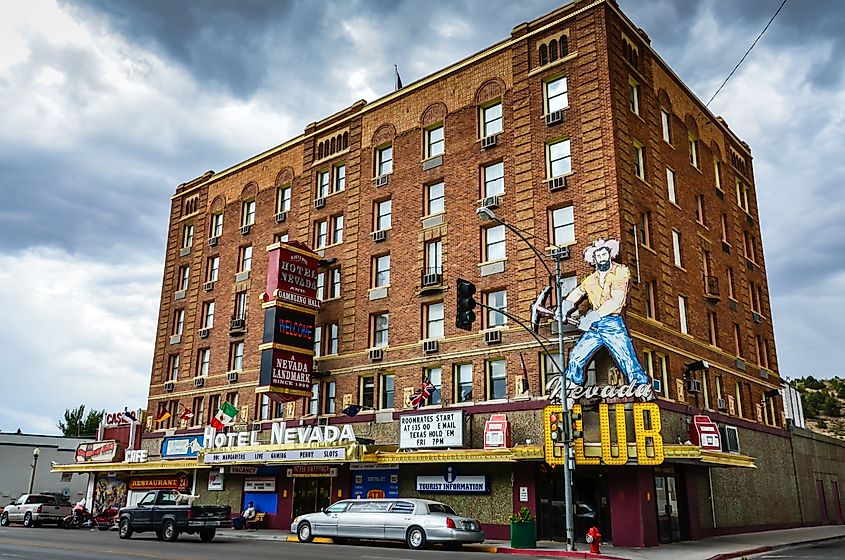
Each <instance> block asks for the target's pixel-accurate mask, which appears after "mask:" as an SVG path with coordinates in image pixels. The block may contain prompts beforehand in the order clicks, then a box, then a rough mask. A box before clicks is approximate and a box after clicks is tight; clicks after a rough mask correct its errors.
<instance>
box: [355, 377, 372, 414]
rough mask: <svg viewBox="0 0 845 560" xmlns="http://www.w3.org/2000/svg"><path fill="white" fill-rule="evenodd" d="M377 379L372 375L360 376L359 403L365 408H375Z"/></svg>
mask: <svg viewBox="0 0 845 560" xmlns="http://www.w3.org/2000/svg"><path fill="white" fill-rule="evenodd" d="M375 394H376V392H375V381H374V379H373V376H372V375H366V376H363V377H360V378H359V381H358V404H359V405H361V406H362V407H364V408H375V404H376V400H375Z"/></svg>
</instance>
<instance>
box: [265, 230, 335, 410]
mask: <svg viewBox="0 0 845 560" xmlns="http://www.w3.org/2000/svg"><path fill="white" fill-rule="evenodd" d="M267 258H268V266H267V290H266V291H265V292H264V293H263V294H262V301H263V302H264V303H263V306H262V307H263V308H264V337H263V339H262V344H261V345H260V346H259V349H260V350H261V370H260V375H259V381H258V387H257V388H256V392H257V393H262V394H266V395H268V396H270V397H271V398H272V399H274V400H276V401H283V402H286V401H291V400H294V399H297V398H299V397H308V396H310V395H311V375H312V373H313V371H314V326H315V322H316V315H317V310H318V309H319V308H320V302H319V300H318V299H317V268H318V266H319V262H320V257H319V255H318V254H317V253H315V252H314V251H312V250H311V249H309V248H308V247H307V246H306V245H304V244H302V243H298V242H291V243H275V244H273V245H270V246H269V247H267Z"/></svg>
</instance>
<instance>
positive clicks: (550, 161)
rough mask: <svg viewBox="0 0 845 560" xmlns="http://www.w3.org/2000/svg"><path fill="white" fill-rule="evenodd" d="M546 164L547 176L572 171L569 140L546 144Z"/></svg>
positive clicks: (555, 175) (565, 173)
mask: <svg viewBox="0 0 845 560" xmlns="http://www.w3.org/2000/svg"><path fill="white" fill-rule="evenodd" d="M546 162H547V163H546V165H547V166H548V169H546V172H547V173H548V178H549V179H553V178H555V177H563V176H564V175H567V174H569V173H571V172H572V156H571V152H570V146H569V140H568V139H567V140H559V141H557V142H554V143H552V144H547V145H546Z"/></svg>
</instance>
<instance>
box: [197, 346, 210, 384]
mask: <svg viewBox="0 0 845 560" xmlns="http://www.w3.org/2000/svg"><path fill="white" fill-rule="evenodd" d="M210 365H211V348H203V349H202V350H200V351H199V352H198V353H197V375H198V376H201V377H208V368H209V366H210Z"/></svg>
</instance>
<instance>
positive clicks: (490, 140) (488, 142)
mask: <svg viewBox="0 0 845 560" xmlns="http://www.w3.org/2000/svg"><path fill="white" fill-rule="evenodd" d="M498 143H499V135H498V134H493V135H492V136H485V137H484V138H482V139H481V147H482V148H483V149H485V150H486V149H487V148H492V147H493V146H495V145H496V144H498Z"/></svg>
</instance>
